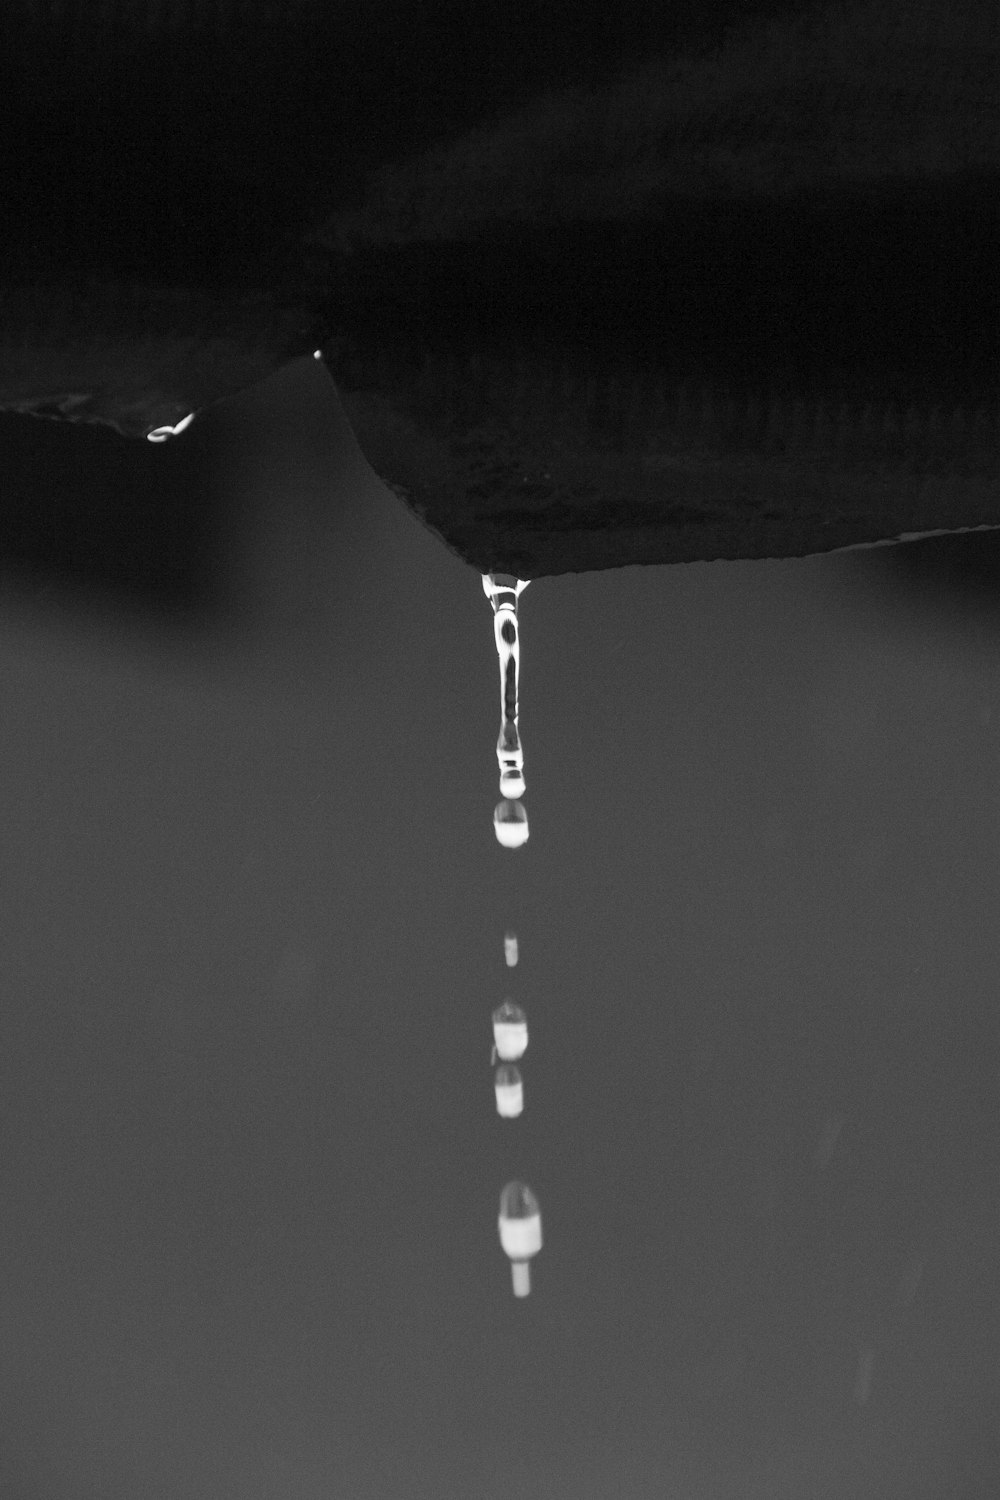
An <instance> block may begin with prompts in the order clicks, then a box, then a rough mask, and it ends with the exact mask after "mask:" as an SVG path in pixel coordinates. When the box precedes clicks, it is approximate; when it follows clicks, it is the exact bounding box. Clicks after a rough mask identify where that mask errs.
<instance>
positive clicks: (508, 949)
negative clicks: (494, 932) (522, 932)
mask: <svg viewBox="0 0 1000 1500" xmlns="http://www.w3.org/2000/svg"><path fill="white" fill-rule="evenodd" d="M503 956H504V959H505V961H506V964H507V967H508V969H512V968H513V967H514V965H515V964H516V963H517V933H516V932H505V933H504V935H503Z"/></svg>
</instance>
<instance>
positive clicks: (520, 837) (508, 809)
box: [493, 798, 528, 849]
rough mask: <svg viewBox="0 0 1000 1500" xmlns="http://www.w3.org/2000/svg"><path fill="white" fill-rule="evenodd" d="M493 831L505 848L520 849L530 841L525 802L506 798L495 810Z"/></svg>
mask: <svg viewBox="0 0 1000 1500" xmlns="http://www.w3.org/2000/svg"><path fill="white" fill-rule="evenodd" d="M493 831H494V833H495V834H496V836H497V842H498V843H501V844H503V846H504V848H505V849H519V848H520V847H521V845H522V844H526V843H527V842H528V814H527V813H526V812H525V810H524V803H523V802H511V801H509V800H508V799H507V798H504V800H503V802H498V803H497V805H496V807H495V808H494V810H493Z"/></svg>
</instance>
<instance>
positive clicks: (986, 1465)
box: [0, 361, 1000, 1500]
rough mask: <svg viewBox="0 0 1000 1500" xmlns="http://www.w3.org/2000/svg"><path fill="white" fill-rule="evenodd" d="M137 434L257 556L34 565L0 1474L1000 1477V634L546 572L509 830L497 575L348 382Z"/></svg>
mask: <svg viewBox="0 0 1000 1500" xmlns="http://www.w3.org/2000/svg"><path fill="white" fill-rule="evenodd" d="M31 430H32V441H33V442H35V441H37V444H38V455H39V456H38V470H37V473H36V476H35V481H34V482H35V485H36V500H37V503H38V505H39V506H41V507H44V506H45V505H46V504H47V503H50V500H51V497H48V498H47V496H46V491H45V484H46V480H45V475H44V463H45V461H46V459H45V455H46V453H48V451H49V449H48V448H47V447H46V444H51V443H55V442H56V441H57V440H56V439H55V438H54V437H51V435H50V430H49V429H45V428H44V427H43V424H39V426H38V429H37V432H36V429H31ZM70 436H72V437H78V436H79V435H77V434H70ZM58 441H60V442H61V441H63V438H62V435H61V436H60V438H59V439H58ZM114 441H115V442H116V443H119V440H118V439H114ZM182 445H184V446H182ZM75 451H77V452H79V453H80V454H81V455H82V454H83V453H84V448H83V447H82V446H81V447H79V448H78V449H77V450H75ZM114 451H115V454H117V455H118V457H117V458H116V462H117V463H119V464H124V463H125V462H126V460H125V459H124V458H123V457H122V456H121V455H122V454H126V453H127V454H128V463H129V464H131V465H132V466H133V468H132V478H131V480H130V481H129V483H130V484H131V486H132V491H133V493H134V495H135V503H136V505H137V506H138V505H140V504H141V503H142V501H143V496H144V495H147V494H148V493H149V489H148V487H149V486H151V485H153V484H156V483H159V484H161V485H162V484H167V485H168V487H169V484H171V483H172V484H174V485H175V486H176V487H177V489H178V495H179V503H180V499H183V498H184V496H185V495H186V496H187V499H188V501H189V500H190V493H191V486H192V485H195V484H200V485H202V486H203V487H204V488H205V492H206V494H210V495H211V497H212V503H213V505H214V506H215V507H216V508H217V511H218V514H219V516H221V517H222V518H223V519H224V520H225V527H224V528H223V530H224V540H225V546H224V547H223V548H222V549H221V550H222V553H224V557H225V568H224V570H223V571H224V573H225V578H224V587H221V590H220V593H219V598H221V599H222V604H221V605H220V606H219V607H216V608H215V609H214V611H211V610H210V611H208V612H207V613H206V614H205V616H204V617H201V616H198V615H197V613H196V612H194V613H193V612H190V611H188V612H185V611H184V610H180V611H175V612H174V613H173V614H171V615H161V616H156V615H152V614H149V613H148V612H143V611H141V610H133V611H128V610H123V609H122V608H120V607H119V606H118V605H117V604H115V603H114V602H113V601H110V600H109V598H108V597H107V596H106V595H102V594H100V593H99V592H93V591H87V590H82V589H80V588H78V587H77V586H75V585H71V584H69V583H64V582H59V581H56V582H52V581H51V579H47V578H44V577H43V575H42V574H41V573H38V572H31V571H30V570H27V569H25V568H24V567H22V566H20V565H19V564H18V565H14V564H8V565H5V567H4V572H3V589H2V593H0V683H2V697H3V713H2V716H0V767H2V776H0V830H2V841H0V851H2V852H0V860H2V887H0V890H2V897H0V943H2V971H0V972H2V976H3V998H2V1004H0V1192H2V1202H3V1209H4V1211H3V1214H2V1216H0V1258H2V1262H0V1263H2V1268H3V1274H2V1277H0V1432H2V1438H0V1492H2V1493H3V1495H4V1496H9V1497H11V1500H35V1497H37V1500H64V1497H65V1500H78V1497H83V1496H86V1497H91V1496H93V1497H100V1500H117V1497H126V1496H127V1497H133V1496H135V1497H139V1496H142V1497H143V1500H160V1497H164V1500H166V1497H171V1500H176V1497H184V1496H211V1497H217V1500H221V1497H230V1496H232V1497H234V1500H236V1497H239V1500H257V1497H272V1496H273V1497H281V1500H321V1497H322V1500H327V1497H340V1496H345V1497H347V1496H350V1497H352V1500H368V1497H373V1500H375V1497H377V1500H395V1497H400V1500H403V1497H425V1496H426V1497H428V1500H444V1497H450V1496H455V1497H461V1500H480V1497H481V1500H493V1497H500V1496H509V1495H512V1494H518V1495H522V1496H526V1497H532V1500H534V1497H538V1500H542V1497H547V1500H559V1497H563V1496H565V1497H568V1500H589V1497H601V1500H603V1497H606V1496H611V1495H622V1496H627V1497H637V1500H645V1497H649V1500H674V1497H676V1500H730V1497H732V1500H737V1497H739V1500H748V1497H758V1496H759V1497H761V1500H765V1497H766V1500H784V1497H788V1500H803V1497H810V1500H821V1497H836V1500H839V1497H845V1500H865V1497H869V1496H871V1497H880V1500H892V1497H897V1496H898V1497H901V1500H920V1497H927V1500H943V1497H949V1500H956V1497H959V1496H961V1497H970V1500H971V1497H980V1496H988V1495H990V1494H992V1493H994V1491H995V1489H996V1487H997V1486H998V1485H1000V1448H998V1438H997V1426H996V1412H997V1400H998V1396H1000V1379H998V1370H997V1335H998V1332H1000V1315H998V1311H997V1301H996V1285H997V1270H998V1254H997V1240H996V1224H997V1166H998V1147H1000V1131H998V1112H997V1088H998V1083H1000V1075H998V1063H997V1056H998V1048H997V1043H998V1034H997V1033H998V1020H997V1003H996V992H997V964H998V948H1000V936H998V932H1000V929H998V923H997V888H998V879H997V871H998V859H997V832H998V814H1000V808H998V797H997V775H998V761H1000V686H998V676H997V669H996V663H997V654H998V650H1000V626H998V621H997V618H996V617H995V616H994V615H992V614H990V612H989V611H982V610H981V611H976V610H960V609H958V608H957V607H956V608H954V609H952V610H951V611H949V610H947V609H945V608H944V607H943V606H942V605H941V604H940V602H939V603H938V604H937V605H935V607H933V608H931V607H925V606H924V605H923V604H922V603H921V602H920V601H921V597H922V596H921V595H920V593H919V591H918V592H917V593H916V594H915V593H914V592H913V591H912V590H911V591H910V592H907V591H906V590H904V589H903V588H902V587H901V586H900V584H899V580H898V578H896V577H894V575H892V573H891V571H890V570H889V569H888V567H887V564H886V561H885V558H884V556H880V555H879V554H876V553H853V554H849V555H847V556H840V557H832V558H831V557H827V558H814V559H807V560H804V561H799V562H782V563H748V564H704V565H703V564H697V565H691V566H688V567H677V568H670V569H668V568H657V569H649V570H643V569H628V570H623V571H621V572H612V573H605V574H589V575H581V576H568V577H562V578H557V579H549V580H538V581H536V582H535V583H534V584H533V585H532V586H531V587H530V588H529V589H528V590H527V592H526V593H525V594H524V596H523V597H522V601H521V611H520V613H521V639H522V670H521V730H522V738H523V742H524V746H525V752H526V775H527V782H528V793H527V797H526V799H525V800H526V805H527V807H528V810H529V815H530V818H531V838H530V841H529V843H528V845H527V846H526V847H525V848H524V849H523V850H521V851H518V852H514V853H511V852H508V851H504V850H501V849H500V848H499V846H498V845H497V843H496V841H495V839H494V837H493V833H492V827H491V819H492V810H493V806H494V803H495V801H496V797H497V791H496V779H497V769H496V760H495V755H494V745H495V740H496V733H497V728H498V699H499V695H498V679H497V668H496V660H495V653H494V647H493V633H492V621H491V617H490V611H489V606H488V604H487V603H486V601H485V599H484V598H483V595H482V590H481V586H480V582H479V578H478V576H477V575H476V574H475V573H474V572H472V571H471V570H470V569H469V568H467V567H466V566H465V565H464V564H462V563H461V562H460V561H458V560H457V559H456V558H454V557H453V556H451V555H450V554H449V553H448V552H447V551H446V550H445V549H444V547H443V546H442V545H441V544H440V543H438V542H437V541H436V540H435V539H434V538H433V537H432V536H431V535H430V534H429V533H427V532H425V531H424V530H423V529H422V528H421V527H420V525H419V524H418V523H417V522H416V521H415V520H414V519H413V518H412V517H411V516H410V515H409V514H408V513H407V512H406V511H405V510H404V508H403V507H402V506H401V505H400V504H399V503H398V501H396V500H395V499H394V498H393V497H392V496H391V495H390V494H389V493H388V492H387V491H386V490H385V489H384V488H383V487H382V486H381V485H380V484H379V483H378V482H377V481H376V480H375V479H374V477H373V476H372V475H371V474H370V471H368V470H367V468H366V466H365V465H364V463H363V460H362V459H361V458H360V455H359V454H358V453H357V450H356V448H355V447H354V445H353V442H352V440H351V438H350V435H349V433H348V432H347V431H346V428H345V426H344V424H343V420H342V418H341V416H340V414H339V408H338V406H337V403H336V399H335V396H334V393H333V390H332V386H331V385H330V383H329V380H328V378H327V376H326V374H325V372H324V370H323V369H322V367H321V366H319V365H317V364H314V363H313V362H312V361H305V362H303V363H302V364H300V365H297V366H294V367H290V368H289V369H288V370H286V371H285V372H284V373H283V374H281V375H280V376H278V377H276V378H275V379H274V380H272V381H271V382H269V383H268V384H267V385H266V386H262V387H259V388H258V389H257V390H256V391H254V392H251V393H249V394H248V395H247V396H245V397H243V398H241V399H240V400H239V401H238V402H236V403H233V404H232V405H230V406H228V407H224V408H219V409H218V410H217V411H215V412H212V413H209V414H206V415H205V416H203V417H202V418H201V419H200V420H199V421H198V422H196V423H195V425H194V426H193V427H192V428H191V429H190V430H189V432H188V433H186V434H185V435H184V436H183V437H182V438H178V439H177V440H176V442H175V443H174V444H170V445H167V447H165V448H163V449H159V450H157V449H148V450H147V449H146V448H145V447H142V446H138V445H137V446H135V447H132V448H129V447H128V446H127V445H125V446H121V445H119V447H117V448H116V449H115V450H114ZM81 463H82V459H81ZM125 478H127V475H126V476H125ZM83 482H84V481H83V479H82V478H81V481H80V483H81V485H83ZM122 482H123V483H124V482H125V479H124V478H123V480H122ZM25 483H26V484H27V483H28V481H27V480H25ZM51 503H55V502H54V501H51ZM206 545H207V544H206ZM216 603H217V605H218V600H217V601H216ZM509 925H512V926H514V927H515V928H516V930H517V932H518V935H519V937H520V942H521V953H522V959H521V964H520V966H519V967H518V969H517V970H516V971H515V972H514V975H513V976H510V975H508V971H507V970H506V969H505V967H504V963H503V949H502V937H503V931H504V928H505V927H506V926H509ZM509 981H510V982H509ZM508 993H509V994H512V995H513V996H514V997H515V998H517V999H518V1000H519V1001H520V1002H521V1003H522V1004H523V1005H524V1006H525V1008H526V1009H527V1011H528V1015H529V1020H530V1024H531V1045H530V1047H529V1050H528V1053H527V1054H526V1057H525V1061H524V1069H523V1071H524V1076H525V1086H526V1112H525V1115H524V1117H523V1118H522V1120H520V1121H517V1122H505V1121H501V1120H499V1119H498V1118H497V1116H496V1114H495V1112H494V1107H493V1099H492V1088H491V1074H490V1068H489V1046H490V1028H489V1015H490V1011H491V1009H492V1008H493V1007H494V1006H495V1005H496V1004H498V1003H499V1001H500V1000H501V999H502V998H503V997H504V995H505V994H508ZM514 1176H523V1177H524V1178H525V1179H526V1180H527V1181H528V1182H529V1183H530V1184H531V1185H532V1186H533V1187H534V1189H535V1190H536V1192H537V1193H538V1195H539V1198H540V1200H541V1205H542V1214H543V1226H544V1233H545V1247H544V1249H543V1251H542V1254H541V1256H540V1257H539V1259H538V1260H537V1261H536V1262H535V1266H534V1290H533V1293H532V1296H531V1297H530V1299H528V1300H527V1301H526V1302H524V1303H517V1302H515V1301H514V1299H513V1298H512V1296H511V1291H510V1275H509V1271H508V1266H507V1262H506V1260H505V1259H504V1257H503V1255H502V1253H501V1250H500V1247H499V1243H498V1238H497V1232H496V1213H497V1203H498V1195H499V1191H500V1188H501V1187H502V1185H503V1184H504V1182H505V1181H507V1180H508V1179H509V1178H511V1177H514Z"/></svg>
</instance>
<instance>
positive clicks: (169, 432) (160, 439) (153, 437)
mask: <svg viewBox="0 0 1000 1500" xmlns="http://www.w3.org/2000/svg"><path fill="white" fill-rule="evenodd" d="M193 421H194V412H193V411H189V412H188V414H187V416H186V417H182V418H181V420H180V421H179V422H178V423H177V424H176V426H174V427H154V428H153V429H152V430H151V431H150V432H147V433H146V442H147V443H165V442H166V441H167V438H169V437H176V436H177V434H178V433H179V432H183V431H184V429H185V428H186V427H190V426H191V423H192V422H193Z"/></svg>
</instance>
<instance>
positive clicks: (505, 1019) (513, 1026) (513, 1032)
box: [493, 1000, 528, 1062]
mask: <svg viewBox="0 0 1000 1500" xmlns="http://www.w3.org/2000/svg"><path fill="white" fill-rule="evenodd" d="M493 1041H494V1044H495V1046H496V1049H497V1056H498V1057H501V1058H502V1059H503V1061H504V1062H516V1061H517V1059H518V1058H519V1057H523V1056H524V1052H525V1049H526V1047H527V1045H528V1018H527V1016H526V1015H525V1014H524V1011H523V1010H522V1009H521V1007H520V1006H519V1005H515V1004H514V1002H513V1000H505V1001H504V1002H503V1004H502V1005H498V1006H497V1008H496V1010H495V1011H494V1012H493Z"/></svg>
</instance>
